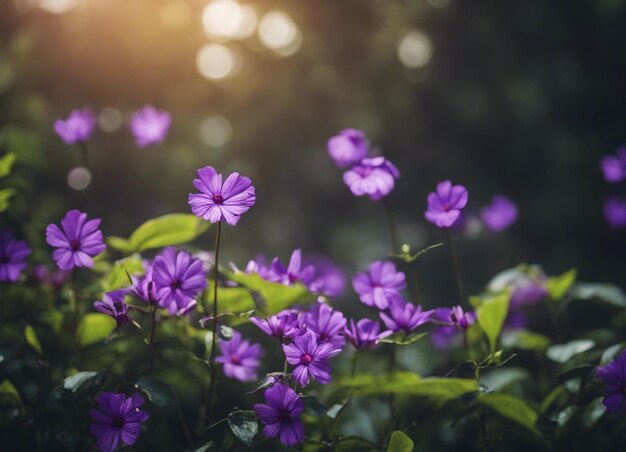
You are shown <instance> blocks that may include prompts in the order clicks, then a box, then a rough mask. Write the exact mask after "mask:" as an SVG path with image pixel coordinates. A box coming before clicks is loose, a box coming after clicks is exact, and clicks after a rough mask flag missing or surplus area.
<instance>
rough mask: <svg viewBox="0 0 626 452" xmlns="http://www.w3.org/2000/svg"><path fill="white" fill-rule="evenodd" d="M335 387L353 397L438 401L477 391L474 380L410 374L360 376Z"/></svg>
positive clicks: (340, 382)
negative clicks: (389, 396)
mask: <svg viewBox="0 0 626 452" xmlns="http://www.w3.org/2000/svg"><path fill="white" fill-rule="evenodd" d="M339 385H340V386H343V387H346V388H352V389H354V394H355V395H361V396H367V395H378V394H399V395H417V396H425V397H431V398H434V399H437V400H439V401H441V402H445V401H447V400H452V399H455V398H457V397H459V396H461V395H463V394H465V393H468V392H472V391H477V390H478V384H477V383H476V381H475V380H470V379H464V378H435V377H433V378H420V376H419V375H418V374H416V373H413V372H394V373H391V374H382V375H381V374H376V375H374V374H361V375H358V376H356V377H346V378H342V379H340V380H339Z"/></svg>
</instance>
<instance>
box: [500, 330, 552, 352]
mask: <svg viewBox="0 0 626 452" xmlns="http://www.w3.org/2000/svg"><path fill="white" fill-rule="evenodd" d="M501 341H502V345H503V346H504V347H506V348H517V349H519V350H545V349H546V348H548V347H549V346H550V344H551V341H550V338H549V337H547V336H544V335H543V334H539V333H535V332H533V331H528V330H522V329H519V330H512V331H509V332H507V333H506V334H503V335H502V339H501Z"/></svg>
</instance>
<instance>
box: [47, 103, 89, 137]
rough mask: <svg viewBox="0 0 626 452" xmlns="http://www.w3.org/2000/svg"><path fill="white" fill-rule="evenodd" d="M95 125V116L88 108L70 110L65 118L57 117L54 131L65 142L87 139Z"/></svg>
mask: <svg viewBox="0 0 626 452" xmlns="http://www.w3.org/2000/svg"><path fill="white" fill-rule="evenodd" d="M95 125H96V117H95V116H94V114H93V113H92V112H91V110H90V109H89V108H86V107H85V108H83V109H81V110H72V111H71V112H70V115H69V116H68V117H67V119H66V120H63V119H57V120H56V121H55V122H54V131H55V132H56V133H57V135H59V136H60V137H61V139H62V140H63V141H64V142H65V143H67V144H74V143H77V142H79V141H87V140H88V139H89V137H91V134H92V133H93V129H94V127H95Z"/></svg>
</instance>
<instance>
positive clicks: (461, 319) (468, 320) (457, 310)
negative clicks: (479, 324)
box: [448, 305, 476, 331]
mask: <svg viewBox="0 0 626 452" xmlns="http://www.w3.org/2000/svg"><path fill="white" fill-rule="evenodd" d="M448 318H449V319H450V323H452V324H453V325H455V326H457V327H459V328H460V329H462V330H463V331H467V329H468V328H469V327H470V326H471V325H473V324H474V322H475V321H476V315H475V314H474V313H473V312H465V311H463V308H462V307H461V306H458V305H457V306H454V307H453V308H452V309H450V315H449V317H448Z"/></svg>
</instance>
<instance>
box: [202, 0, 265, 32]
mask: <svg viewBox="0 0 626 452" xmlns="http://www.w3.org/2000/svg"><path fill="white" fill-rule="evenodd" d="M256 23H257V16H256V13H255V11H254V9H253V8H252V7H251V6H249V5H243V6H242V5H240V4H239V3H238V2H236V1H234V0H213V1H212V2H210V3H209V4H207V5H206V6H205V8H204V10H203V11H202V26H203V28H204V32H205V33H206V34H207V36H209V37H211V38H215V37H217V38H223V39H243V38H247V37H248V36H250V35H252V34H253V33H254V30H255V28H256Z"/></svg>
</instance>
